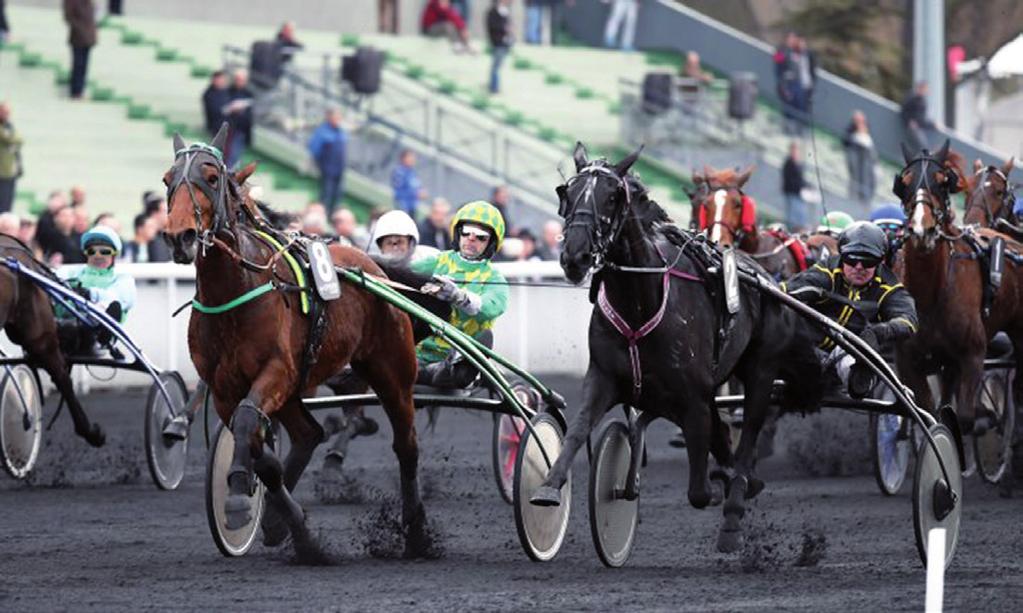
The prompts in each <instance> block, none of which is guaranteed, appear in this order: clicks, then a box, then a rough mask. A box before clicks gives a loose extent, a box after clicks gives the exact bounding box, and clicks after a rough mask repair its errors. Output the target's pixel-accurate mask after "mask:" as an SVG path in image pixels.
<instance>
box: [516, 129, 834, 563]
mask: <svg viewBox="0 0 1023 613" xmlns="http://www.w3.org/2000/svg"><path fill="white" fill-rule="evenodd" d="M574 157H575V166H576V175H575V176H574V177H572V178H571V179H569V180H568V182H567V183H566V184H565V185H563V186H560V187H559V188H558V194H559V197H560V199H561V209H560V213H561V215H562V217H564V218H565V221H566V229H565V242H564V251H563V253H562V255H561V266H562V268H563V269H564V271H565V276H566V277H567V278H568V279H569V280H570V281H572V282H574V283H580V282H581V281H582V280H583V279H584V278H585V277H586V275H587V273H589V272H590V271H595V272H594V275H593V279H592V285H591V297H595V299H596V301H597V303H598V306H597V307H596V308H594V310H593V314H592V315H591V318H590V327H589V349H590V361H589V366H588V368H587V371H586V377H585V380H584V383H583V403H582V406H581V407H580V411H579V413H578V414H577V415H576V416H575V418H574V419H573V421H572V423H571V424H570V426H569V428H568V432H567V436H566V441H565V446H564V449H563V450H562V453H561V455H560V456H559V457H558V459H557V460H556V462H555V463H554V465H553V467H552V468H551V470H550V472H549V474H548V475H547V479H546V481H545V482H544V485H542V486H541V487H540V488H538V489H537V490H536V492H534V494H533V496H532V498H531V502H532V503H533V504H539V505H557V504H560V491H559V490H560V488H561V486H562V485H563V484H564V483H565V480H566V478H567V474H568V470H569V467H570V466H571V464H572V458H573V457H574V456H575V454H576V452H577V451H578V450H579V448H580V446H581V445H582V444H583V443H584V442H585V441H586V439H587V437H588V436H589V434H590V431H591V430H592V429H593V428H594V427H595V426H596V425H597V423H598V422H599V421H600V419H601V418H602V417H603V415H604V414H605V413H606V412H607V411H608V410H609V409H611V408H612V407H613V406H615V405H618V404H623V405H629V406H633V407H635V408H636V409H639V410H640V411H641V412H642V415H641V417H640V422H641V423H643V424H644V425H645V423H647V422H648V421H649V420H651V419H653V418H656V417H663V418H666V419H668V420H670V421H672V422H674V423H675V424H677V425H679V426H681V427H682V429H683V431H684V433H685V437H686V440H687V441H688V447H687V452H688V455H689V485H688V497H689V502H690V504H692V505H693V506H694V507H696V508H704V507H706V506H707V505H708V504H710V503H711V501H712V492H711V484H710V479H709V478H708V470H707V469H708V452H709V453H711V454H713V455H714V458H715V460H716V461H717V463H718V465H719V466H720V467H722V468H723V469H725V472H726V474H727V475H728V476H727V477H726V480H727V494H726V500H725V504H724V516H725V519H724V523H723V524H722V526H721V530H720V532H719V535H718V548H719V549H720V550H721V551H735V550H736V549H737V548H738V547H739V545H740V543H741V540H742V528H741V519H742V517H743V515H744V513H745V505H746V500H747V499H748V498H751V497H753V496H755V495H756V494H757V493H758V492H759V491H760V490H761V489H762V488H763V482H762V481H760V480H759V479H757V478H756V477H755V476H754V464H755V461H756V457H755V449H756V439H757V436H758V434H759V433H760V429H761V427H762V426H763V423H764V417H765V415H766V413H767V409H768V405H769V401H770V395H771V390H772V383H773V381H774V380H775V379H776V378H795V377H798V380H799V385H798V386H788V388H787V394H786V398H785V399H783V404H785V405H786V406H790V407H799V408H803V409H805V408H808V407H816V401H817V400H818V399H819V396H820V389H819V388H818V387H817V383H818V381H819V380H820V378H819V377H816V376H814V373H815V372H819V371H820V363H819V362H818V360H817V359H816V356H815V355H814V351H813V348H812V344H811V342H810V340H809V338H808V335H807V334H806V332H805V331H806V329H807V325H806V324H805V323H803V322H801V321H797V316H796V315H795V314H794V313H793V312H791V311H790V310H788V309H786V308H784V307H782V306H781V305H780V304H778V303H777V302H776V301H773V300H772V299H770V298H767V297H765V296H763V295H762V294H761V293H760V292H759V291H757V290H756V289H755V288H753V287H750V286H746V285H743V286H742V287H741V288H740V290H739V291H740V292H741V309H740V311H739V312H738V313H737V314H736V315H734V316H733V317H732V318H731V320H730V321H729V322H728V323H727V324H724V325H725V326H726V329H727V334H726V335H724V336H723V337H722V336H720V335H719V334H718V331H719V329H721V327H722V325H723V321H722V316H723V313H724V309H725V307H724V302H723V297H722V292H721V291H720V278H719V277H718V276H717V275H713V274H709V273H708V272H707V265H708V262H714V261H715V258H718V256H717V255H716V252H715V250H714V249H713V248H711V247H709V246H707V245H706V243H705V242H704V241H703V239H702V238H700V237H698V236H697V235H696V234H692V233H689V232H685V231H683V230H681V229H679V228H678V227H676V226H675V225H673V224H672V223H671V220H670V219H669V218H668V217H667V215H666V214H665V212H664V210H663V209H661V208H660V207H659V206H658V205H657V203H655V202H654V201H652V200H650V199H649V198H648V196H647V192H646V188H645V187H644V186H643V185H642V183H640V181H639V180H638V179H637V178H636V177H635V176H632V175H629V173H628V170H629V167H630V166H631V165H632V164H633V163H634V162H635V161H636V159H637V157H638V152H636V153H633V154H631V155H630V156H628V157H627V158H626V159H624V160H622V161H621V162H619V163H618V164H613V165H612V164H610V163H608V162H606V161H605V160H596V161H592V162H591V161H590V160H589V159H588V158H587V155H586V151H585V149H584V148H583V146H582V145H581V144H579V145H577V146H576V150H575V156H574ZM738 260H739V261H740V265H741V266H742V267H743V268H747V269H751V270H758V271H760V273H759V274H760V276H761V277H763V279H764V282H765V283H770V282H771V281H770V280H769V279H768V278H767V277H766V275H764V273H763V271H762V269H760V268H759V267H758V266H757V265H756V264H755V263H754V262H753V261H752V260H751V259H750V258H748V257H746V256H740V257H739V258H738ZM716 261H718V262H719V261H720V259H719V258H718V259H717V260H716ZM635 268H638V269H642V270H641V271H637V270H635ZM595 294H596V295H595ZM594 295H595V296H594ZM732 375H734V376H737V377H738V378H739V379H740V380H741V381H742V382H743V383H744V385H745V390H746V396H745V398H746V400H745V419H744V421H743V425H742V435H741V439H740V442H739V447H738V450H737V451H736V455H735V457H734V458H733V455H732V452H731V450H730V448H729V444H728V432H727V426H726V425H725V424H724V423H723V422H722V421H721V419H720V417H719V415H718V411H717V410H716V409H715V407H714V394H715V390H716V389H717V387H718V386H719V385H720V384H721V383H722V382H724V381H725V380H727V379H728V378H729V377H730V376H732ZM636 430H637V431H640V429H639V428H638V427H637V429H636ZM636 436H637V433H634V440H633V449H634V450H635V449H640V448H641V447H642V445H641V443H640V442H639V439H636V438H635V437H636ZM640 436H641V434H640ZM633 458H634V462H635V461H636V460H635V458H636V456H635V455H634V456H633ZM636 487H638V484H637V485H636ZM637 495H638V494H637Z"/></svg>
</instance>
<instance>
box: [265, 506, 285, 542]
mask: <svg viewBox="0 0 1023 613" xmlns="http://www.w3.org/2000/svg"><path fill="white" fill-rule="evenodd" d="M261 527H262V529H263V546H264V547H277V546H278V545H280V544H281V543H283V542H284V540H285V539H287V538H288V525H287V524H286V523H285V522H284V519H283V518H282V517H281V516H280V514H279V513H278V512H277V511H276V510H275V509H274V508H273V505H270V504H268V505H266V510H265V511H264V512H263V522H262V526H261Z"/></svg>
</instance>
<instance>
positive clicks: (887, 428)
mask: <svg viewBox="0 0 1023 613" xmlns="http://www.w3.org/2000/svg"><path fill="white" fill-rule="evenodd" d="M874 391H875V393H874V394H873V397H874V398H877V399H878V400H884V401H886V402H891V401H893V400H894V399H895V395H894V394H892V391H891V390H890V389H888V386H887V385H885V384H884V383H879V384H878V386H877V387H875V388H874ZM906 420H907V418H906V417H903V416H901V415H892V414H890V413H872V414H871V415H870V457H871V460H872V463H873V465H874V480H875V481H877V487H878V488H879V489H880V490H881V493H882V494H884V495H886V496H894V495H895V494H898V493H899V490H900V489H902V484H903V483H904V482H905V480H906V474H907V473H909V461H910V455H912V450H913V439H912V424H911V423H907V421H906ZM903 429H905V431H904V432H903Z"/></svg>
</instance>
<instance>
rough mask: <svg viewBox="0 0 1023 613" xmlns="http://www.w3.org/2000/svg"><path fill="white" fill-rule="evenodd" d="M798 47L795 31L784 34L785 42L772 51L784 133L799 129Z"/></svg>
mask: <svg viewBox="0 0 1023 613" xmlns="http://www.w3.org/2000/svg"><path fill="white" fill-rule="evenodd" d="M798 48H799V36H798V35H797V34H796V33H795V32H789V33H788V34H786V35H785V42H784V43H782V45H781V46H780V47H778V49H777V51H775V53H774V76H775V80H776V82H777V88H778V98H779V99H780V100H781V105H782V115H783V116H784V117H785V122H784V125H783V129H784V131H785V133H786V134H798V133H799V131H800V117H799V112H800V111H799V109H800V105H801V100H800V97H801V93H800V89H799V87H800V81H799V67H798V65H797V63H796V60H795V55H796V53H797V49H798Z"/></svg>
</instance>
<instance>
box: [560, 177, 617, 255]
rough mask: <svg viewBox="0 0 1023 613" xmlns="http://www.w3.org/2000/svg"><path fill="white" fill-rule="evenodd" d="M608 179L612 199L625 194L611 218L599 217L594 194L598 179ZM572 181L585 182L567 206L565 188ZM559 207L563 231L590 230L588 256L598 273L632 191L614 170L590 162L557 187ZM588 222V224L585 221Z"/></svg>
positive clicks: (566, 191)
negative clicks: (611, 184) (614, 188)
mask: <svg viewBox="0 0 1023 613" xmlns="http://www.w3.org/2000/svg"><path fill="white" fill-rule="evenodd" d="M601 176H605V177H610V178H611V179H613V180H614V181H615V183H616V184H617V186H618V191H616V192H615V198H617V197H618V194H619V193H622V192H624V194H625V206H624V207H621V208H620V209H616V210H615V213H614V215H611V216H608V215H601V214H600V212H599V211H598V210H597V201H596V198H595V196H594V192H595V190H596V187H597V180H598V179H599V178H600V177H601ZM576 181H586V183H585V187H584V188H583V189H582V191H581V192H580V193H578V194H577V195H576V197H575V200H574V201H573V202H572V203H571V207H570V206H569V202H568V187H569V185H572V184H573V183H575V182H576ZM557 193H558V197H559V199H560V206H559V208H558V214H559V215H561V217H563V218H564V219H565V232H568V229H569V228H573V227H580V226H582V227H586V228H589V230H590V256H591V257H592V258H593V265H592V269H593V271H594V272H597V271H599V270H600V269H601V268H603V267H604V265H605V264H606V263H607V252H608V250H609V249H610V248H611V245H613V244H614V242H615V241H616V240H617V239H618V235H619V233H621V231H622V226H623V225H624V224H625V219H626V217H627V216H628V214H629V212H630V211H631V209H632V188H631V187H630V186H629V182H628V181H626V180H625V179H624V178H622V177H620V176H618V173H616V172H615V171H614V170H612V169H610V168H608V167H607V166H605V165H604V164H601V163H598V162H594V163H591V164H589V165H588V166H586V167H584V168H582V169H581V170H579V172H577V173H576V175H575V176H574V177H572V178H571V179H569V180H568V181H567V182H566V183H565V184H564V185H560V186H558V188H557ZM588 219H590V220H592V221H588Z"/></svg>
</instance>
